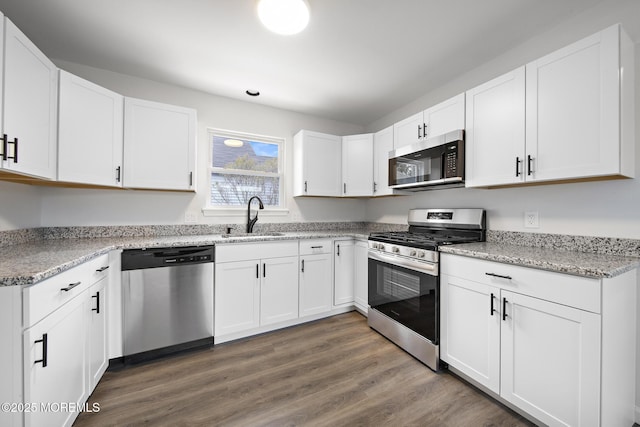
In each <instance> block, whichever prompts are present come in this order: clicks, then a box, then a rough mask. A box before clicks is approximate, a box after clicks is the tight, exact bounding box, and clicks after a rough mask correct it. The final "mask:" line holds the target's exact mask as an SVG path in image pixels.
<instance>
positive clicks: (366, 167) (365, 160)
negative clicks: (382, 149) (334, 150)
mask: <svg viewBox="0 0 640 427" xmlns="http://www.w3.org/2000/svg"><path fill="white" fill-rule="evenodd" d="M342 195H343V196H346V197H355V196H372V195H373V134H372V133H367V134H362V135H349V136H344V137H342Z"/></svg>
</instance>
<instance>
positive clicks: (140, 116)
mask: <svg viewBox="0 0 640 427" xmlns="http://www.w3.org/2000/svg"><path fill="white" fill-rule="evenodd" d="M196 127H197V117H196V110H194V109H192V108H185V107H178V106H175V105H168V104H161V103H158V102H151V101H145V100H142V99H134V98H128V97H125V100H124V171H123V175H124V176H123V179H124V186H125V187H129V188H143V189H158V190H186V191H195V188H196V186H195V179H196V174H195V167H196V160H195V159H196V153H195V152H196Z"/></svg>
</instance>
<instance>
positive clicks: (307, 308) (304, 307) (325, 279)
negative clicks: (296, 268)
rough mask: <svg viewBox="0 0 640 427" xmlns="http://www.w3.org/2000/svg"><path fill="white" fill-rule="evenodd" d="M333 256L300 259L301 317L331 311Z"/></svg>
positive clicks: (321, 255)
mask: <svg viewBox="0 0 640 427" xmlns="http://www.w3.org/2000/svg"><path fill="white" fill-rule="evenodd" d="M331 260H332V254H330V253H328V254H318V255H307V256H302V257H300V317H304V316H310V315H312V314H318V313H324V312H327V311H330V310H331V306H332V294H333V269H332V268H331Z"/></svg>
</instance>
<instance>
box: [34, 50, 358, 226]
mask: <svg viewBox="0 0 640 427" xmlns="http://www.w3.org/2000/svg"><path fill="white" fill-rule="evenodd" d="M56 62H57V65H58V66H59V67H60V68H62V69H65V70H67V71H69V72H71V73H74V74H76V75H78V76H80V77H83V78H86V79H87V80H90V81H93V82H95V83H97V84H100V85H102V86H104V87H106V88H109V89H111V90H114V91H116V92H119V93H121V94H123V95H126V96H132V97H136V98H143V99H148V100H152V101H158V102H166V103H170V104H176V105H182V106H186V107H192V108H195V109H197V110H198V172H197V173H198V176H197V190H198V191H197V194H193V193H176V192H159V191H118V190H84V189H73V188H52V189H47V191H46V192H44V193H43V195H42V226H71V225H125V224H180V223H183V222H184V216H185V212H193V213H196V214H197V217H198V222H199V223H244V222H245V217H244V216H243V215H239V216H233V217H204V216H203V214H202V211H201V209H202V207H203V206H204V205H205V203H206V199H205V198H206V196H207V194H208V193H209V191H208V188H207V185H208V180H207V161H208V159H209V158H210V147H209V142H208V139H207V128H219V129H227V130H234V131H239V132H249V133H253V134H258V135H267V136H275V137H282V138H285V139H286V143H285V176H288V177H289V179H287V180H286V181H287V182H286V192H287V194H288V195H290V194H291V192H292V182H291V179H290V177H291V174H292V166H293V163H292V158H293V156H292V140H293V135H294V134H295V133H296V132H297V131H298V130H300V129H310V130H316V131H320V132H327V133H334V134H336V135H346V134H354V133H361V132H362V131H363V129H362V127H361V126H357V125H352V124H348V123H340V122H336V121H332V120H326V119H320V118H316V117H311V116H308V115H303V114H299V113H295V112H291V111H285V110H280V109H275V108H269V107H264V106H261V105H257V104H254V103H249V102H242V101H237V100H233V99H230V98H224V97H220V96H214V95H210V94H206V93H203V92H198V91H193V90H190V89H185V88H180V87H176V86H170V85H166V84H161V83H158V82H154V81H150V80H145V79H140V78H135V77H131V76H126V75H122V74H117V73H113V72H109V71H105V70H100V69H96V68H91V67H86V66H83V65H79V64H74V63H68V62H64V61H56ZM265 96H268V95H265ZM149 156H150V161H153V158H152V156H153V153H149ZM287 205H288V208H289V209H290V212H289V214H288V215H284V216H269V215H267V213H266V212H264V213H262V212H261V213H260V221H261V222H290V221H361V220H363V218H364V216H365V211H364V208H365V205H366V203H365V202H364V201H361V200H334V199H319V198H308V199H293V198H292V197H290V196H288V197H287Z"/></svg>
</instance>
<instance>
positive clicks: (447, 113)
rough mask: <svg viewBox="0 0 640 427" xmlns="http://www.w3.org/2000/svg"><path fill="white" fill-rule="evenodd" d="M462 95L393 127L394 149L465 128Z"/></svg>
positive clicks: (463, 98)
mask: <svg viewBox="0 0 640 427" xmlns="http://www.w3.org/2000/svg"><path fill="white" fill-rule="evenodd" d="M464 106H465V96H464V93H461V94H459V95H456V96H454V97H453V98H449V99H447V100H446V101H443V102H441V103H439V104H436V105H434V106H433V107H429V108H427V109H426V110H424V111H422V112H420V113H417V114H414V115H413V116H411V117H407V118H406V119H404V120H401V121H399V122H397V123H395V124H394V125H393V144H394V148H396V149H397V148H400V147H404V146H405V145H411V144H415V143H418V142H421V141H424V140H425V139H429V138H432V137H434V136H438V135H442V134H444V133H447V132H451V131H454V130H458V129H464V126H465V117H464V116H465V108H464Z"/></svg>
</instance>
